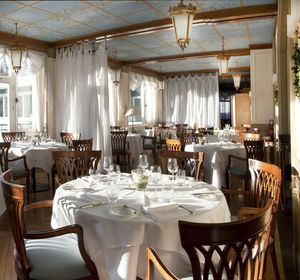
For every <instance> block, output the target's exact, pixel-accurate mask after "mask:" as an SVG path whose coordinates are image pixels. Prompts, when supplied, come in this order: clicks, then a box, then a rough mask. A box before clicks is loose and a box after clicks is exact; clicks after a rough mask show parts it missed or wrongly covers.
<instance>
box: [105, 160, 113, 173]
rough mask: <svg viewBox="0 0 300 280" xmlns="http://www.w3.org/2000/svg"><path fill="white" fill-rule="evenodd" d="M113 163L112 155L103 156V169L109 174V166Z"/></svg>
mask: <svg viewBox="0 0 300 280" xmlns="http://www.w3.org/2000/svg"><path fill="white" fill-rule="evenodd" d="M111 164H112V160H111V157H109V156H105V157H104V158H103V169H104V170H105V171H106V172H107V174H108V171H109V166H110V165H111Z"/></svg>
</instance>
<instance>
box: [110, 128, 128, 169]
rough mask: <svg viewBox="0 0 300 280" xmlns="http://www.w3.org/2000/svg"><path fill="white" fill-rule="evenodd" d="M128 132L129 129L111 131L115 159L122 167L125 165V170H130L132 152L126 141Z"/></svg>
mask: <svg viewBox="0 0 300 280" xmlns="http://www.w3.org/2000/svg"><path fill="white" fill-rule="evenodd" d="M127 134H128V131H111V133H110V135H111V147H112V155H113V161H114V163H116V164H119V165H120V168H122V167H123V168H122V169H123V171H129V170H130V152H129V146H128V142H127V141H126V140H127ZM114 158H115V160H114ZM126 169H127V170H126Z"/></svg>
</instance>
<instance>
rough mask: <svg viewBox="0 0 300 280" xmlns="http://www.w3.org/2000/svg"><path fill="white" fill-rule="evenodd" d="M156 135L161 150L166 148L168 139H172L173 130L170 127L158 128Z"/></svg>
mask: <svg viewBox="0 0 300 280" xmlns="http://www.w3.org/2000/svg"><path fill="white" fill-rule="evenodd" d="M155 133H156V136H157V138H158V141H157V140H156V143H157V144H158V147H159V148H160V149H164V148H166V139H169V138H171V135H172V128H171V127H169V126H158V127H157V129H156V131H155Z"/></svg>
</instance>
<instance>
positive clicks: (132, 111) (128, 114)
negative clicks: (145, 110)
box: [124, 106, 140, 117]
mask: <svg viewBox="0 0 300 280" xmlns="http://www.w3.org/2000/svg"><path fill="white" fill-rule="evenodd" d="M139 113H140V110H139V108H138V107H135V106H134V107H130V108H129V109H128V110H126V112H125V113H124V116H125V117H131V116H136V115H139Z"/></svg>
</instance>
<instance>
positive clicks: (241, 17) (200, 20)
mask: <svg viewBox="0 0 300 280" xmlns="http://www.w3.org/2000/svg"><path fill="white" fill-rule="evenodd" d="M276 16H277V5H276V4H266V5H256V6H247V7H237V8H232V9H223V10H216V11H209V12H201V13H197V14H196V15H195V17H194V22H193V25H199V24H200V25H203V24H224V23H232V22H239V21H245V20H257V19H262V18H273V17H276ZM171 28H173V25H172V20H171V19H170V18H165V19H160V20H154V21H148V22H143V23H139V24H132V25H129V26H124V27H119V28H113V29H109V30H105V31H100V32H94V33H91V34H87V35H82V36H76V37H72V38H69V39H63V40H59V41H56V42H53V43H50V47H61V46H66V45H70V44H74V43H76V42H78V41H85V40H92V39H104V37H106V38H107V39H112V38H118V37H123V36H132V35H140V34H145V33H152V32H157V31H162V30H168V29H171Z"/></svg>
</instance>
